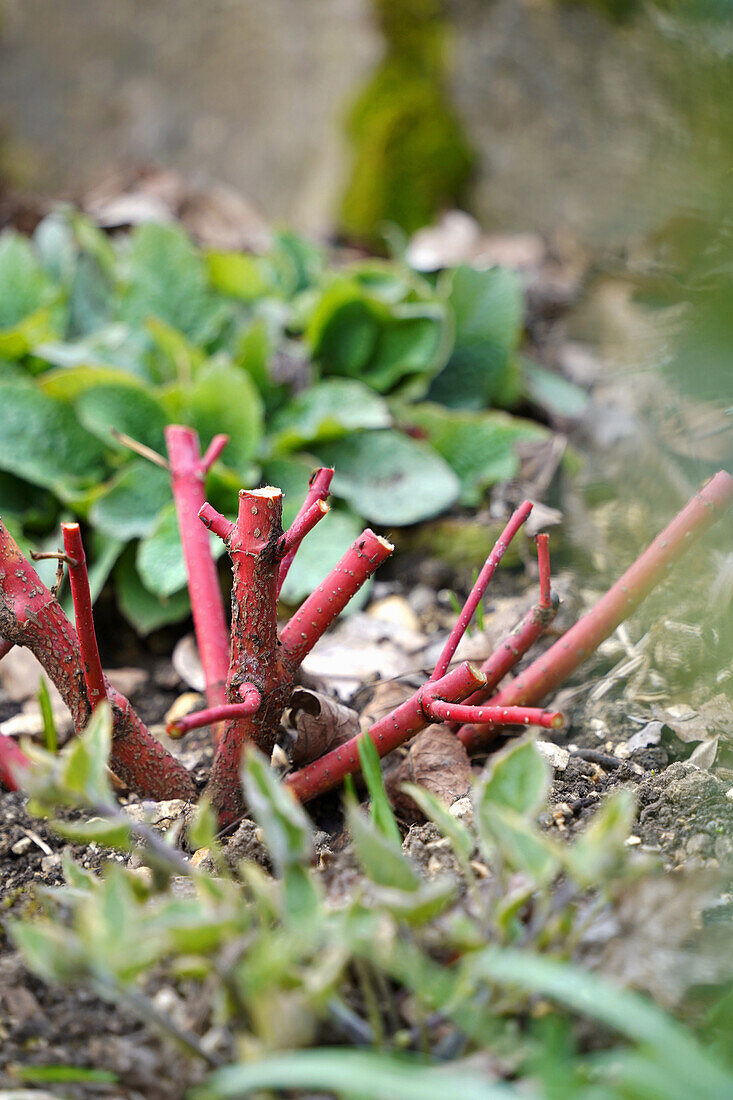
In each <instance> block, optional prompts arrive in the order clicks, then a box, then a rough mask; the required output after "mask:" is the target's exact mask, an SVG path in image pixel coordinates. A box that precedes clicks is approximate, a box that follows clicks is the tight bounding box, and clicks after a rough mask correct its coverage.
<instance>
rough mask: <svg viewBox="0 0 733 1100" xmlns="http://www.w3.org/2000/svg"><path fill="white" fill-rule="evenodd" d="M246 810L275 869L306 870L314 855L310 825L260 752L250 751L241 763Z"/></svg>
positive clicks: (283, 870) (281, 870)
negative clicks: (261, 837) (247, 809)
mask: <svg viewBox="0 0 733 1100" xmlns="http://www.w3.org/2000/svg"><path fill="white" fill-rule="evenodd" d="M242 786H243V787H244V794H245V798H246V802H247V806H248V807H249V809H250V811H251V812H252V816H253V817H254V819H255V821H256V822H257V824H258V825H259V826H260V828H261V829H262V832H263V834H264V837H265V844H266V845H267V849H268V851H269V853H270V855H271V856H272V861H273V863H274V864H275V867H276V868H277V869H278V871H279V872H280V873H281V874H282V873H284V872H285V870H286V869H287V868H288V867H294V866H307V865H308V864H309V863H310V859H311V856H312V853H313V839H312V830H311V824H310V821H309V820H308V817H307V815H306V813H305V810H304V809H303V807H302V806H301V805H300V803H299V802H298V801H297V800H296V799H295V798H294V797H293V795H292V794H291V793H290V791H289V790H288V788H287V787H286V786H285V785H284V784H283V783H281V781H280V780H279V778H278V777H277V775H276V774H275V772H274V771H273V770H272V768H271V767H270V765H269V764H268V762H267V761H266V760H265V758H264V756H263V755H262V753H261V752H258V751H256V750H255V749H252V748H250V749H249V750H248V751H247V752H246V753H245V756H244V760H243V763H242Z"/></svg>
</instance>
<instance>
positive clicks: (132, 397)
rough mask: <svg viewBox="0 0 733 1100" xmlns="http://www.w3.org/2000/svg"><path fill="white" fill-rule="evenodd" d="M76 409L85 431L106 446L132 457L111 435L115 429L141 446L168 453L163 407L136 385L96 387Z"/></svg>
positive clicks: (79, 401)
mask: <svg viewBox="0 0 733 1100" xmlns="http://www.w3.org/2000/svg"><path fill="white" fill-rule="evenodd" d="M74 407H75V409H76V412H77V415H78V417H79V420H80V421H81V423H82V424H83V425H84V427H85V428H86V429H87V430H88V431H90V432H91V433H92V435H96V436H97V438H98V439H101V440H102V442H104V443H107V444H108V445H110V444H111V445H112V446H115V447H117V448H119V449H120V450H122V451H124V452H125V453H126V454H129V451H126V449H125V448H124V447H123V446H122V445H121V444H118V443H116V442H115V439H114V437H113V436H112V435H111V429H112V428H115V429H116V430H117V431H119V432H122V433H123V434H124V435H129V436H131V438H132V439H136V440H137V441H138V443H143V444H144V445H145V446H146V447H151V448H152V449H153V450H154V451H158V453H163V454H164V453H165V435H164V434H163V433H164V429H165V425H166V417H165V413H164V411H163V407H162V406H161V405H160V403H159V402H158V401H156V399H155V398H154V397H153V396H152V394H151V393H149V392H146V391H145V390H144V389H143V388H142V387H141V386H138V385H135V383H134V382H132V381H130V382H127V383H125V384H122V385H120V384H119V383H117V384H110V385H101V386H92V387H90V388H89V389H87V390H85V391H84V392H83V393H82V394H80V396H79V397H78V398H77V400H76V403H75V406H74Z"/></svg>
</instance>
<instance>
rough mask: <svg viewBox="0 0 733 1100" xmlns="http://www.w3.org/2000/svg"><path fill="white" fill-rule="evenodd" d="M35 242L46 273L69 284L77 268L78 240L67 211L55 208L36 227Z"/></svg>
mask: <svg viewBox="0 0 733 1100" xmlns="http://www.w3.org/2000/svg"><path fill="white" fill-rule="evenodd" d="M33 244H34V245H35V250H36V254H37V256H38V260H39V261H40V263H41V265H42V267H43V268H44V270H45V272H46V274H47V275H48V276H49V278H50V279H51V280H52V281H53V282H54V283H65V284H68V283H70V282H71V279H72V278H73V275H74V271H75V269H76V251H77V250H76V241H75V239H74V231H73V229H72V227H71V224H70V222H69V218H68V216H67V214H66V212H65V211H63V210H54V211H52V213H50V214H47V215H46V217H45V218H43V219H42V220H41V221H40V222H39V223H38V225H37V226H36V228H35V231H34V233H33Z"/></svg>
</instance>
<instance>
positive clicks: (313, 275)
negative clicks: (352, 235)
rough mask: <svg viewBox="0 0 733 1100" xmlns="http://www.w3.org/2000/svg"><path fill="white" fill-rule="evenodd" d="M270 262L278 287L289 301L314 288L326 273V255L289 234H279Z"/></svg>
mask: <svg viewBox="0 0 733 1100" xmlns="http://www.w3.org/2000/svg"><path fill="white" fill-rule="evenodd" d="M267 259H268V261H269V263H270V264H272V269H273V271H274V273H275V278H276V281H277V285H278V286H279V288H280V290H281V292H282V293H283V294H284V295H285V296H286V297H288V298H292V297H293V296H294V295H296V294H299V293H300V292H301V291H303V290H306V289H307V288H308V287H310V286H314V285H315V283H316V282H317V281H318V279H319V277H320V275H321V272H322V270H323V261H324V257H323V252H322V251H321V249H320V248H318V247H317V246H316V245H314V244H313V243H312V242H311V241H306V240H304V239H303V238H302V237H299V236H297V234H295V233H292V232H291V231H289V230H280V231H278V232H277V233H276V234H275V240H274V243H273V247H272V248H271V250H270V252H269V253H268V256H267Z"/></svg>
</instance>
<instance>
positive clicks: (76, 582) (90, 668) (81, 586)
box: [61, 523, 107, 710]
mask: <svg viewBox="0 0 733 1100" xmlns="http://www.w3.org/2000/svg"><path fill="white" fill-rule="evenodd" d="M61 533H62V535H63V539H64V551H65V553H66V564H67V565H68V567H69V584H70V586H71V600H72V603H73V605H74V620H75V625H76V633H77V636H78V638H79V647H80V649H81V659H82V663H83V666H84V683H85V685H86V689H87V696H88V697H89V703H90V705H91V708H92V710H95V709H96V707H97V706H98V705H99V704H100V703H101V702H102V701H103V700H104V699H106V698H107V686H106V684H105V680H104V673H103V672H102V662H101V660H100V659H99V648H98V646H97V635H96V633H95V630H94V613H93V611H92V597H91V593H90V591H89V576H88V574H87V560H86V555H85V553H84V544H83V543H82V539H81V530H80V528H79V524H78V523H62V524H61Z"/></svg>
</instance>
